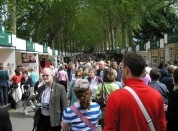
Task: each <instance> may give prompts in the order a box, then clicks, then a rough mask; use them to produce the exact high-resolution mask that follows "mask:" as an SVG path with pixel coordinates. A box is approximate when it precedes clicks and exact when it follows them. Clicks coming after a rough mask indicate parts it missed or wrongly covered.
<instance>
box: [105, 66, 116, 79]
mask: <svg viewBox="0 0 178 131" xmlns="http://www.w3.org/2000/svg"><path fill="white" fill-rule="evenodd" d="M115 79H116V76H115V74H114V72H113V70H112V69H106V70H105V72H104V75H103V81H104V82H114V81H115Z"/></svg>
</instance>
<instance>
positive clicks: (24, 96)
mask: <svg viewBox="0 0 178 131" xmlns="http://www.w3.org/2000/svg"><path fill="white" fill-rule="evenodd" d="M29 97H30V90H26V91H25V92H24V93H23V94H22V100H24V99H28V98H29Z"/></svg>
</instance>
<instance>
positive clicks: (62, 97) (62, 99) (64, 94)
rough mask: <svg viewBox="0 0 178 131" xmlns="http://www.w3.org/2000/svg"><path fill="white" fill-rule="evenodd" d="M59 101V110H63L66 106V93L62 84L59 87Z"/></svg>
mask: <svg viewBox="0 0 178 131" xmlns="http://www.w3.org/2000/svg"><path fill="white" fill-rule="evenodd" d="M60 103H61V112H63V110H64V109H65V108H67V107H68V102H67V95H66V91H65V88H64V86H62V88H61V96H60Z"/></svg>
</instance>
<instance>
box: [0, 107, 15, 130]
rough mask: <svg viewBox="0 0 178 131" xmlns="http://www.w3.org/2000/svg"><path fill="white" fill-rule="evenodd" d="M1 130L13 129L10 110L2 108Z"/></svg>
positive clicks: (0, 113) (0, 116) (0, 110)
mask: <svg viewBox="0 0 178 131" xmlns="http://www.w3.org/2000/svg"><path fill="white" fill-rule="evenodd" d="M0 131H12V124H11V121H10V116H9V112H8V111H7V110H5V109H2V108H0Z"/></svg>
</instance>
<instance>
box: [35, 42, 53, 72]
mask: <svg viewBox="0 0 178 131" xmlns="http://www.w3.org/2000/svg"><path fill="white" fill-rule="evenodd" d="M36 46H37V47H38V50H39V66H40V69H41V70H40V71H42V69H43V68H45V67H50V66H51V65H52V62H51V55H52V50H50V48H49V47H48V46H46V45H36ZM50 52H51V53H50Z"/></svg>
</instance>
